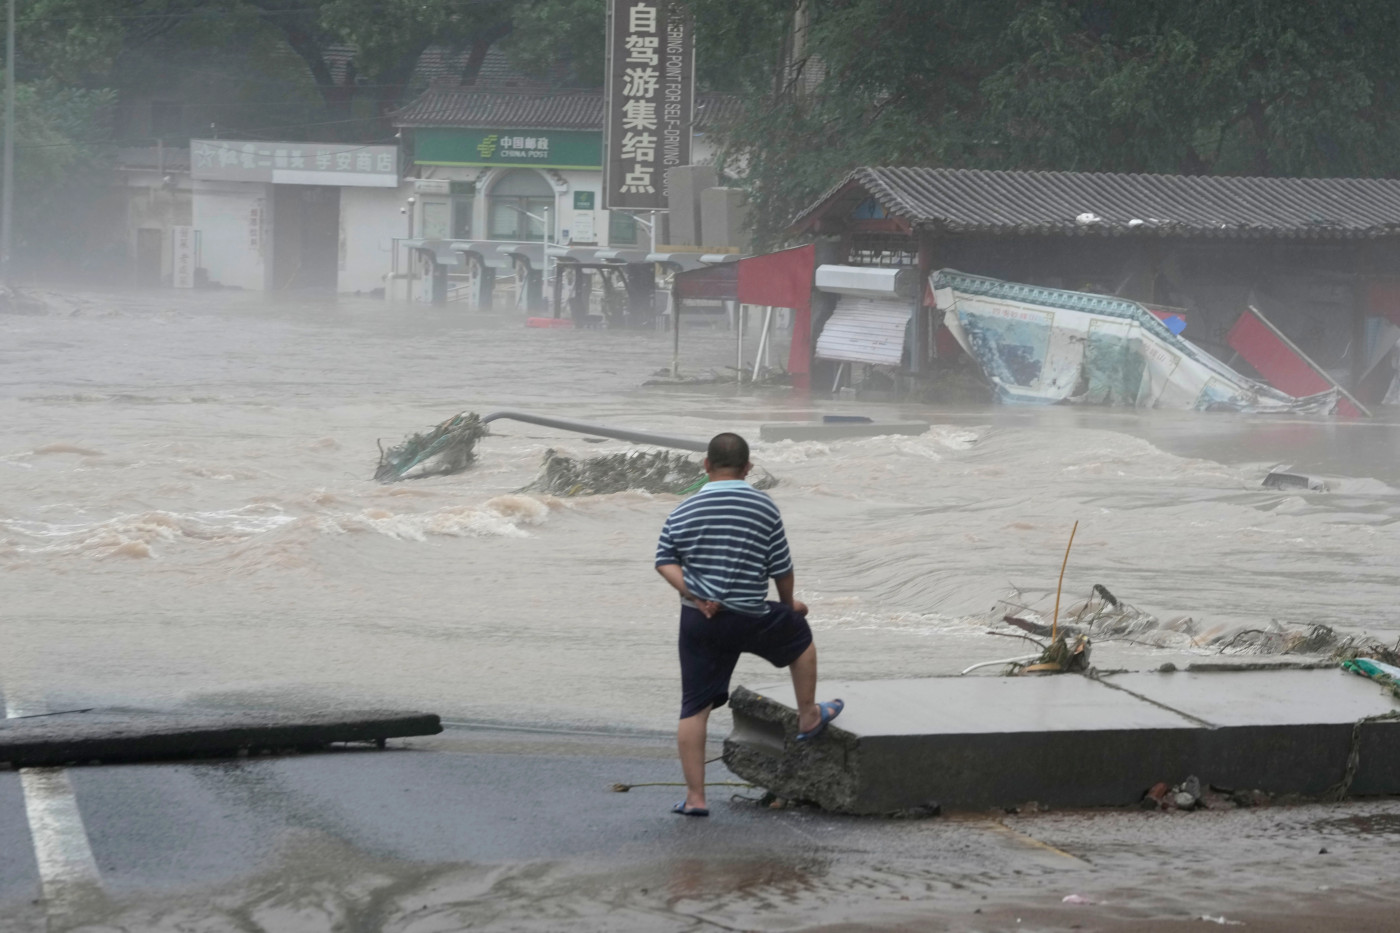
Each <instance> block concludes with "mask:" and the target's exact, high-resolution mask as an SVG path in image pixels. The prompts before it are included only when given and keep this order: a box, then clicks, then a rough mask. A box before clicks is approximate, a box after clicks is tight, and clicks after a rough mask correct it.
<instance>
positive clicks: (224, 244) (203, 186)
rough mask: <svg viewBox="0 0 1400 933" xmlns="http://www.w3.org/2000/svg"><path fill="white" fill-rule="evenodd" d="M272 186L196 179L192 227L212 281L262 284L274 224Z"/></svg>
mask: <svg viewBox="0 0 1400 933" xmlns="http://www.w3.org/2000/svg"><path fill="white" fill-rule="evenodd" d="M270 192H271V186H270V185H266V184H261V183H258V182H216V181H215V182H211V181H196V182H195V183H194V197H193V213H194V224H193V226H194V228H195V229H196V230H198V231H199V233H200V245H201V250H200V253H201V261H202V262H203V264H204V268H205V269H207V270H208V272H209V281H211V282H215V283H217V284H219V285H226V286H233V287H237V288H247V289H255V290H262V289H263V288H265V287H266V285H267V282H266V277H265V269H266V266H265V264H264V256H265V253H266V250H267V249H268V248H269V247H270V245H271V244H269V243H268V242H267V241H268V240H269V239H270V234H271V229H272V218H271V207H272V199H271V197H269V194H270Z"/></svg>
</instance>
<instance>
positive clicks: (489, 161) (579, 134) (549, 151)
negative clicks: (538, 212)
mask: <svg viewBox="0 0 1400 933" xmlns="http://www.w3.org/2000/svg"><path fill="white" fill-rule="evenodd" d="M517 133H518V134H519V135H517ZM413 135H414V140H413V142H414V150H415V156H414V162H416V163H417V164H419V165H464V166H479V167H483V168H485V167H490V166H501V167H503V168H510V167H515V166H521V167H524V166H530V167H533V168H566V169H597V168H602V165H603V134H602V133H599V132H596V131H592V130H588V131H583V130H544V131H541V130H511V131H506V130H472V129H450V128H447V127H441V128H440V127H426V128H424V129H420V130H416V131H414V134H413Z"/></svg>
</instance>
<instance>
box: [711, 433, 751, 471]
mask: <svg viewBox="0 0 1400 933" xmlns="http://www.w3.org/2000/svg"><path fill="white" fill-rule="evenodd" d="M751 467H752V464H750V463H749V444H748V441H746V440H744V439H743V438H742V437H740V436H739V435H737V434H731V433H729V432H728V431H726V432H725V433H723V434H716V435H715V436H714V437H712V438H710V446H709V449H708V450H706V451H705V472H706V473H707V474H709V477H710V479H717V478H718V479H743V478H744V477H745V476H748V475H749V470H750V468H751Z"/></svg>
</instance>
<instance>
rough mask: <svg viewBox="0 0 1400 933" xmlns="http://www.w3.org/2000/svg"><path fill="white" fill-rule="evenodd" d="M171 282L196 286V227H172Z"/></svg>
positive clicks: (178, 284)
mask: <svg viewBox="0 0 1400 933" xmlns="http://www.w3.org/2000/svg"><path fill="white" fill-rule="evenodd" d="M170 284H171V285H173V286H174V287H176V288H194V227H186V226H176V227H171V228H170Z"/></svg>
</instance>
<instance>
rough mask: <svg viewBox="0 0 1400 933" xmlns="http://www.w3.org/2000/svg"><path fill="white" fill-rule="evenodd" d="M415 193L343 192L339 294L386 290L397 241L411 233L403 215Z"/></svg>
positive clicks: (384, 190) (388, 190)
mask: <svg viewBox="0 0 1400 933" xmlns="http://www.w3.org/2000/svg"><path fill="white" fill-rule="evenodd" d="M412 193H413V189H412V187H411V183H410V185H409V186H405V187H403V188H352V187H344V188H341V189H340V274H339V277H338V279H337V282H336V291H338V292H340V293H342V294H346V293H352V292H370V291H374V290H375V289H377V288H383V287H384V283H385V276H387V275H388V274H389V273H390V272H391V271H392V270H393V264H394V253H393V241H394V238H395V237H403V236H405V235H407V233H408V218H407V216H406V215H405V214H403V213H401V209H402V208H403V206H404V202H405V200H406V199H407V198H408V197H409V196H410V195H411V194H412Z"/></svg>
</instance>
